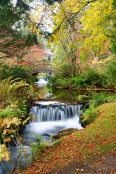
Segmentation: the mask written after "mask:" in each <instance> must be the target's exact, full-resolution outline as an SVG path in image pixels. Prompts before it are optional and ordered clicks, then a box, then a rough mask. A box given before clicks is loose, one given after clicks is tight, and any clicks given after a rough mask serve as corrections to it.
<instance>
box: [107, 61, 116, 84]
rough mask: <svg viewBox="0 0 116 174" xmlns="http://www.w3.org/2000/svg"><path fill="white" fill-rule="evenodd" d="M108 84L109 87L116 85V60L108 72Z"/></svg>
mask: <svg viewBox="0 0 116 174" xmlns="http://www.w3.org/2000/svg"><path fill="white" fill-rule="evenodd" d="M106 76H107V84H109V85H116V60H115V61H112V62H111V64H110V65H109V67H108V69H107V71H106Z"/></svg>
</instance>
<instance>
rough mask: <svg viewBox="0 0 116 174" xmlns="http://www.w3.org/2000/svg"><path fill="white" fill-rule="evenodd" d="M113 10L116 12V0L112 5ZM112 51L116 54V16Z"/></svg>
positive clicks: (115, 18) (115, 17)
mask: <svg viewBox="0 0 116 174" xmlns="http://www.w3.org/2000/svg"><path fill="white" fill-rule="evenodd" d="M112 6H113V9H114V10H116V0H113V3H112ZM111 41H112V51H113V52H114V53H116V14H114V16H113V32H112V39H111Z"/></svg>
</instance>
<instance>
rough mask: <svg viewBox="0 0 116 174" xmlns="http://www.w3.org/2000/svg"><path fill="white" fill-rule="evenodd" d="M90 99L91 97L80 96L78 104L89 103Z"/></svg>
mask: <svg viewBox="0 0 116 174" xmlns="http://www.w3.org/2000/svg"><path fill="white" fill-rule="evenodd" d="M88 99H89V97H88V96H86V95H78V96H77V102H78V103H84V102H87V100H88Z"/></svg>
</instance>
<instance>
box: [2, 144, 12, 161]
mask: <svg viewBox="0 0 116 174" xmlns="http://www.w3.org/2000/svg"><path fill="white" fill-rule="evenodd" d="M2 160H4V161H6V162H7V161H9V160H10V152H9V151H8V149H7V147H6V145H5V144H0V161H2Z"/></svg>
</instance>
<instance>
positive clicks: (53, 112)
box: [31, 104, 81, 122]
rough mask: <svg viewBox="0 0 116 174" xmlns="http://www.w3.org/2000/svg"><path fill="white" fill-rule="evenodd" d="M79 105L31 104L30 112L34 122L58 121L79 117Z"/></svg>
mask: <svg viewBox="0 0 116 174" xmlns="http://www.w3.org/2000/svg"><path fill="white" fill-rule="evenodd" d="M80 107H81V106H80V105H62V104H61V105H55V106H54V105H52V106H51V105H47V106H43V105H40V106H33V107H32V108H31V112H32V113H33V114H34V116H35V121H36V122H43V121H59V120H67V119H69V118H74V117H79V116H78V114H79V112H80Z"/></svg>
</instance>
